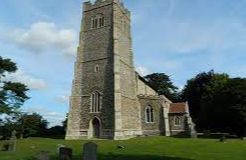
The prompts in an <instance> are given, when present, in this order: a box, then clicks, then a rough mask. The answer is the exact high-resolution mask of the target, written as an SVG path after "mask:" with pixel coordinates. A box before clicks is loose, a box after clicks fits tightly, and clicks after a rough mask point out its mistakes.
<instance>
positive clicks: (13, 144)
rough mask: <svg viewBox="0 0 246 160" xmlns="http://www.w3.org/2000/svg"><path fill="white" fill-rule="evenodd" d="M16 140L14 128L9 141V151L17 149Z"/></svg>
mask: <svg viewBox="0 0 246 160" xmlns="http://www.w3.org/2000/svg"><path fill="white" fill-rule="evenodd" d="M16 141H17V138H16V131H15V130H13V131H12V135H11V138H10V140H9V143H8V151H9V152H15V150H16Z"/></svg>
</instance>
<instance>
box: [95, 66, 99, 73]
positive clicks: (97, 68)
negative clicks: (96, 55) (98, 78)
mask: <svg viewBox="0 0 246 160" xmlns="http://www.w3.org/2000/svg"><path fill="white" fill-rule="evenodd" d="M94 71H95V72H99V65H98V64H97V65H95V67H94Z"/></svg>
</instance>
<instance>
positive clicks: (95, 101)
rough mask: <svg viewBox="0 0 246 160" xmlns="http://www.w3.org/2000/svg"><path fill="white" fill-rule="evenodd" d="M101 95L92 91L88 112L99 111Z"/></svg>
mask: <svg viewBox="0 0 246 160" xmlns="http://www.w3.org/2000/svg"><path fill="white" fill-rule="evenodd" d="M101 99H102V96H101V94H100V92H98V91H94V92H93V93H92V94H91V106H90V113H101V104H102V100H101Z"/></svg>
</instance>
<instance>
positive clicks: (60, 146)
mask: <svg viewBox="0 0 246 160" xmlns="http://www.w3.org/2000/svg"><path fill="white" fill-rule="evenodd" d="M62 147H66V146H65V145H64V144H58V145H57V149H56V152H57V154H59V152H60V148H62Z"/></svg>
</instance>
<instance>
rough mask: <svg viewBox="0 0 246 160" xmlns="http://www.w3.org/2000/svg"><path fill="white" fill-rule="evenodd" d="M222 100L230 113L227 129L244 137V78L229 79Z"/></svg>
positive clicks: (245, 91)
mask: <svg viewBox="0 0 246 160" xmlns="http://www.w3.org/2000/svg"><path fill="white" fill-rule="evenodd" d="M223 99H224V100H225V101H226V103H225V107H226V108H228V113H230V118H229V122H228V124H229V125H230V126H229V127H230V128H231V129H232V130H233V131H234V132H236V133H237V134H238V135H239V136H246V78H233V79H230V81H229V82H228V84H227V87H226V89H225V90H224V91H223ZM227 119H228V117H227Z"/></svg>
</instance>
